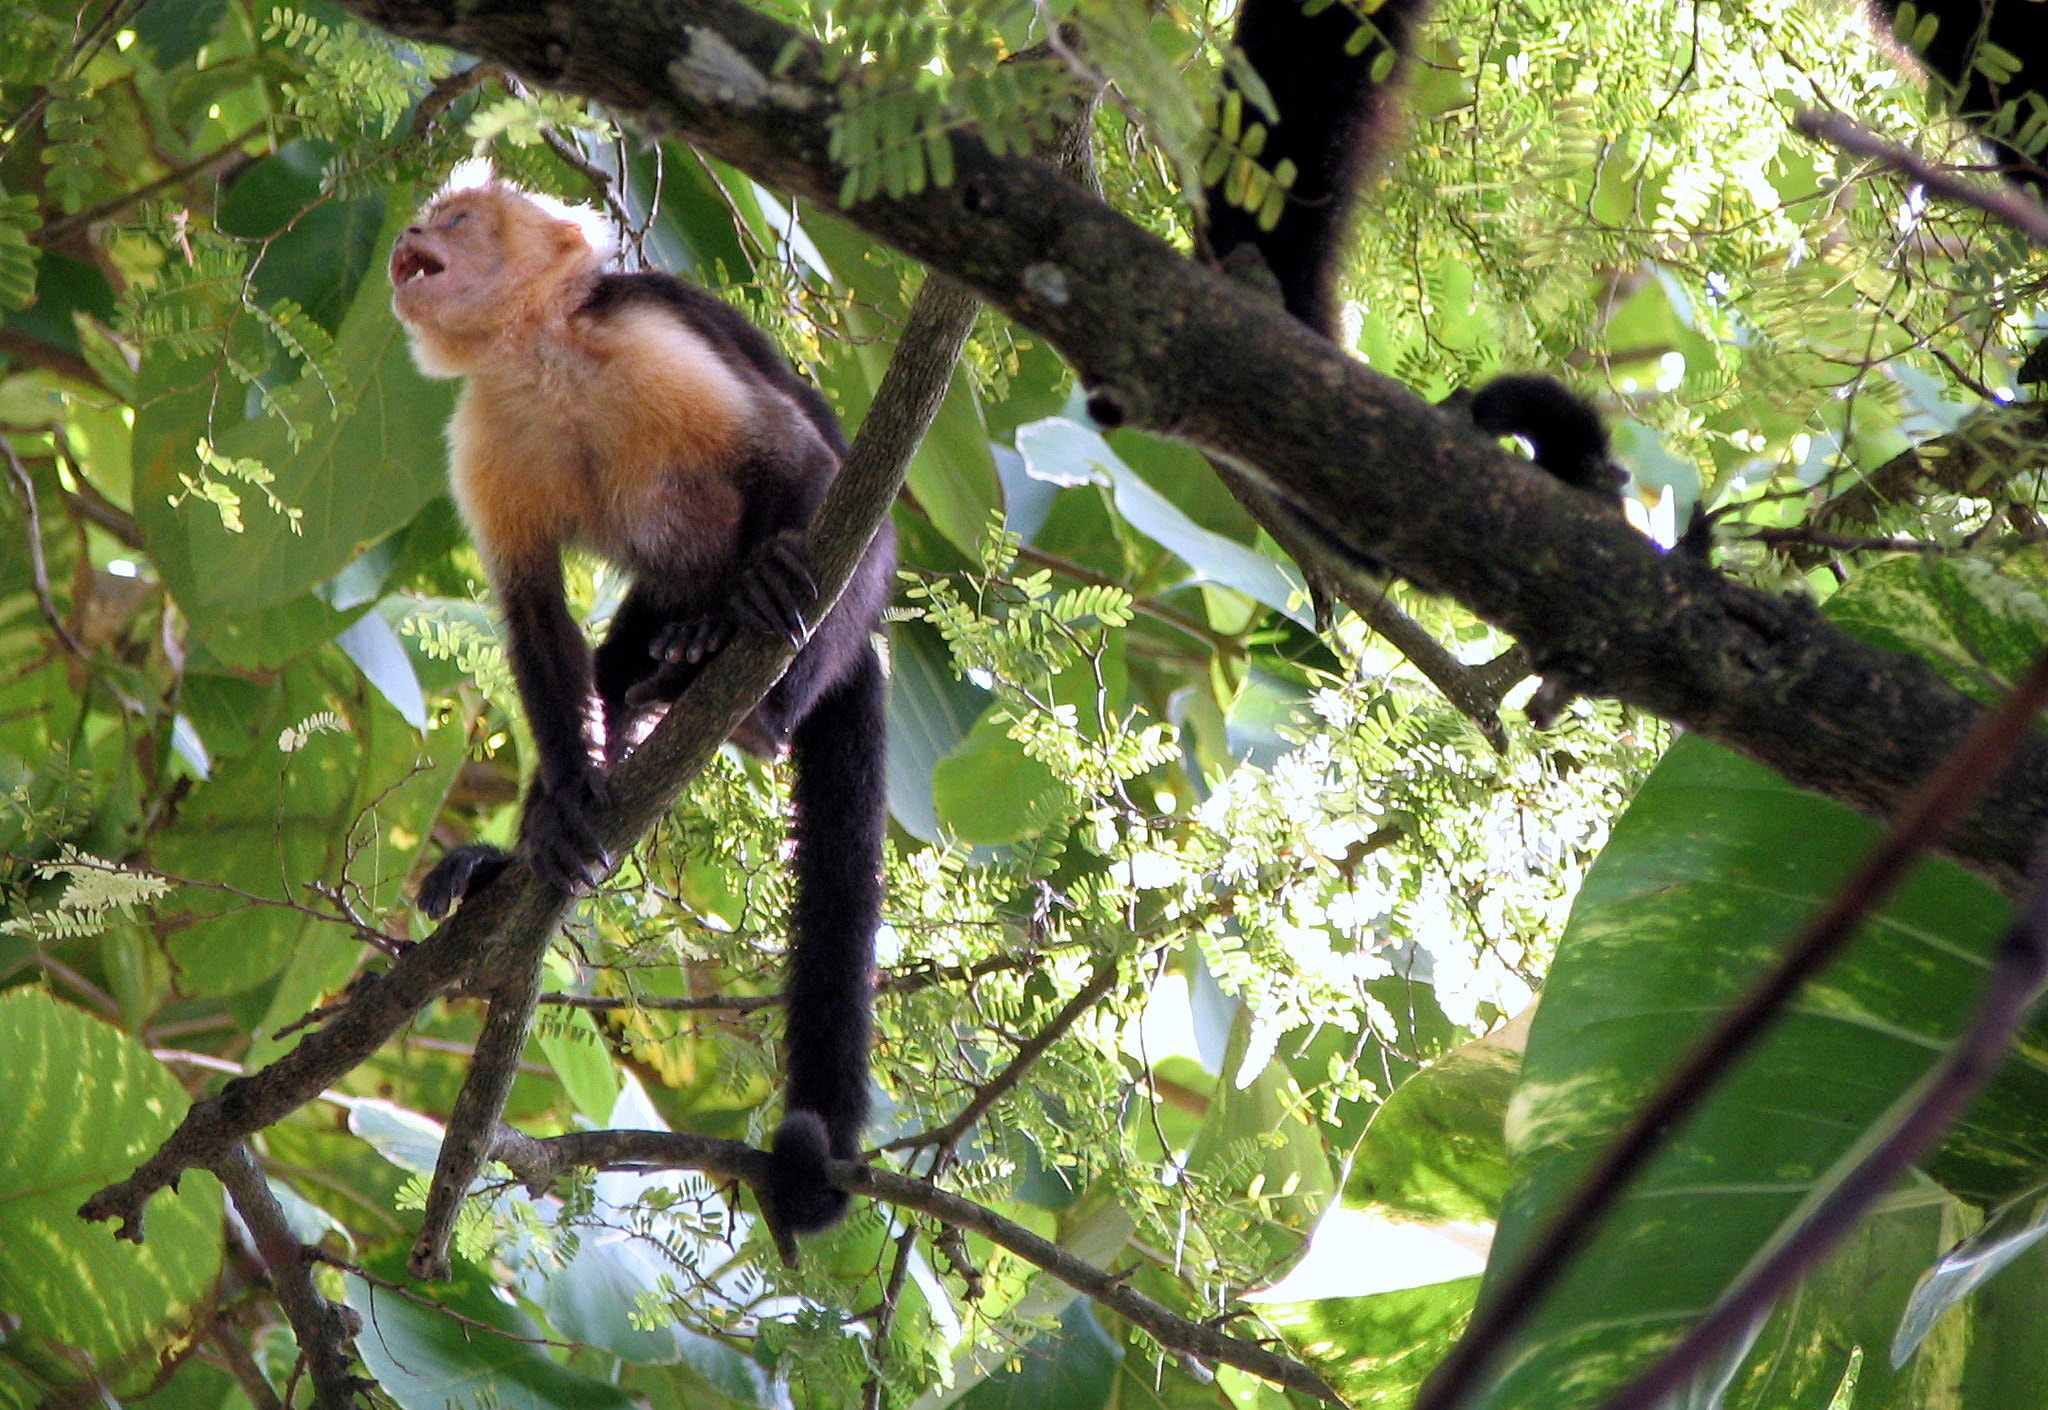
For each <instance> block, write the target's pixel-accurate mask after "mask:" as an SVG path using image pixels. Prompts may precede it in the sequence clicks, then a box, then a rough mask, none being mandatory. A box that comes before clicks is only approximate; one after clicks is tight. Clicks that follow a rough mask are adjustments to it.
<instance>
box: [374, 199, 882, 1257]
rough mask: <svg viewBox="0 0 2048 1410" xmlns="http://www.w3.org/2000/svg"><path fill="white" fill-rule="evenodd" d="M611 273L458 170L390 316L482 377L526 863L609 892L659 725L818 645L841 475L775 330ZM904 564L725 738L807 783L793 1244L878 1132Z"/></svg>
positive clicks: (481, 452) (457, 435)
mask: <svg viewBox="0 0 2048 1410" xmlns="http://www.w3.org/2000/svg"><path fill="white" fill-rule="evenodd" d="M610 255H611V247H610V242H609V240H608V239H607V238H606V235H605V232H604V227H603V224H602V222H601V221H600V220H599V219H598V217H597V215H596V213H595V212H592V211H590V210H588V209H585V208H581V207H574V206H568V205H564V204H562V203H561V202H558V201H554V200H551V199H549V198H547V197H544V196H538V195H534V194H531V193H528V192H526V191H522V190H520V189H519V188H518V187H516V186H513V185H510V184H508V183H506V182H503V181H500V180H497V179H495V178H494V177H493V176H492V175H491V172H490V169H489V168H488V167H487V166H485V165H483V164H482V163H472V164H465V167H464V168H459V169H458V171H457V175H456V177H455V178H454V179H453V180H451V182H450V183H449V185H448V186H446V187H445V188H443V189H442V191H441V192H440V193H439V194H438V195H436V196H435V197H434V198H433V199H432V200H431V201H430V202H428V204H427V206H426V209H425V210H423V211H422V212H421V213H420V216H419V219H418V220H417V221H416V222H415V223H414V224H413V225H411V226H409V227H407V229H406V231H405V233H404V234H403V235H401V236H400V237H399V239H398V243H397V244H396V246H394V247H393V249H392V251H391V283H392V287H393V293H392V298H391V304H392V308H393V310H394V311H395V312H396V313H397V315H398V317H399V319H400V320H401V321H402V322H403V323H404V325H405V329H406V332H407V334H408V335H409V336H410V338H411V341H412V351H413V356H414V358H415V360H416V361H417V362H418V363H419V365H420V368H421V369H422V370H423V371H425V372H426V373H427V374H428V375H429V376H435V377H459V378H461V379H462V382H463V386H462V393H461V396H460V398H459V399H458V400H457V402H456V406H455V413H454V416H453V418H452V419H451V420H450V421H449V423H448V447H449V473H450V477H451V479H452V481H453V486H454V492H455V499H456V502H457V503H458V504H459V505H460V506H461V510H462V516H463V518H464V520H465V521H467V523H468V525H469V530H470V534H471V536H472V537H473V538H474V540H475V541H476V546H477V549H478V551H479V552H480V553H481V554H482V556H483V561H484V566H485V570H486V572H487V573H488V574H489V576H490V581H491V587H492V589H493V591H494V592H496V594H497V597H498V603H499V608H500V610H501V611H502V612H503V613H504V620H505V631H506V638H507V651H508V654H509V656H510V658H511V662H512V673H513V676H514V678H515V679H516V680H517V682H518V685H519V698H520V700H521V702H522V703H523V704H524V705H525V707H526V716H527V720H528V722H529V723H530V724H531V726H532V729H533V738H534V744H535V747H536V751H537V753H538V756H539V758H538V763H537V766H536V768H535V769H534V776H533V783H532V786H531V788H530V789H529V790H528V793H527V797H526V807H525V812H524V815H523V816H522V818H521V820H520V829H519V853H520V855H521V856H522V857H523V858H524V859H525V860H526V862H527V864H528V865H529V866H531V867H532V868H533V870H534V872H535V873H536V874H537V875H539V876H540V877H541V878H542V879H544V880H546V881H548V882H550V883H552V884H554V885H557V886H561V887H565V888H567V889H569V890H571V891H579V890H584V889H588V888H589V887H592V886H595V885H596V884H597V883H598V882H599V881H601V880H603V878H604V876H605V875H606V874H607V873H608V872H609V871H610V870H611V867H612V859H611V858H610V857H609V856H607V855H606V854H605V851H604V848H603V846H602V844H601V843H600V842H599V840H598V835H597V831H596V827H595V813H596V810H597V809H598V808H599V807H600V806H601V805H602V804H603V802H604V799H605V792H606V790H605V777H606V773H607V771H608V769H609V768H610V766H611V765H613V764H616V763H617V762H618V760H619V758H620V757H621V755H623V754H624V753H625V752H626V750H627V748H628V746H629V745H630V744H631V742H632V741H633V738H634V734H635V730H636V728H637V727H638V726H639V725H640V724H641V723H643V722H644V719H645V717H646V716H647V715H648V713H649V712H650V711H651V710H653V709H654V708H656V707H658V706H661V705H664V704H667V703H669V702H672V701H673V700H674V699H675V698H676V697H677V695H679V694H680V693H681V691H682V690H683V688H684V687H685V686H686V685H688V684H689V682H690V680H691V679H692V678H693V677H694V676H695V675H696V674H697V672H698V670H699V669H700V668H701V666H702V664H703V663H704V661H705V660H706V659H707V658H708V657H709V656H710V655H711V654H712V653H713V652H715V651H717V650H718V648H719V647H720V646H721V645H723V644H724V643H725V641H726V640H727V639H728V638H730V637H731V636H732V634H733V633H734V632H735V631H739V630H756V631H766V632H773V633H775V634H776V635H778V636H786V637H789V638H792V639H797V640H801V639H802V634H803V629H804V618H803V613H804V609H805V607H807V606H809V605H810V604H811V603H812V602H813V600H814V599H815V597H816V587H815V585H814V584H813V583H812V581H811V577H810V574H809V572H808V571H807V569H806V566H805V562H804V555H803V551H802V543H803V534H804V530H805V528H806V527H807V526H808V525H809V523H810V521H811V516H812V515H813V514H814V513H815V512H816V511H817V508H818V505H819V502H820V501H821V500H822V499H823V498H824V495H825V490H826V487H827V486H828V485H830V484H831V482H832V478H833V476H834V475H836V474H837V473H838V471H839V464H840V461H841V459H842V458H843V457H844V455H845V453H846V440H845V437H844V435H843V434H842V433H841V431H840V429H839V423H838V421H837V420H836V419H835V418H834V417H833V415H832V410H831V408H830V407H829V406H828V405H827V404H826V402H825V399H824V397H823V396H821V395H820V394H819V393H818V391H817V390H816V389H815V388H813V387H811V386H810V385H809V384H808V383H806V382H804V381H803V380H802V379H800V378H799V377H798V376H797V375H796V374H795V373H794V372H792V371H791V370H790V368H789V365H788V364H787V363H786V362H784V361H783V359H782V358H781V356H780V355H779V354H778V353H777V352H776V351H775V349H774V347H773V346H772V345H770V343H769V341H768V339H767V338H766V337H765V336H764V335H763V334H762V333H761V331H760V330H759V329H758V328H756V327H754V325H753V324H751V323H749V322H748V321H747V320H746V319H745V318H744V317H742V316H741V315H740V314H739V313H738V312H737V311H736V310H734V309H733V308H732V307H731V306H729V305H728V304H726V303H724V302H723V301H721V300H719V299H717V298H714V297H713V296H712V295H710V294H708V293H706V292H704V291H703V290H701V289H698V288H695V287H692V286H691V285H688V284H684V283H682V282H680V281H679V280H676V279H672V278H670V277H668V276H667V275H664V274H657V273H639V274H619V273H606V272H605V269H604V265H605V262H606V260H607V259H608V258H609V257H610ZM570 547H577V548H582V549H586V550H588V551H590V552H592V553H595V554H597V555H599V556H600V557H602V558H604V559H606V560H607V561H609V562H611V563H613V564H616V565H617V566H618V567H620V568H622V569H624V570H625V571H626V572H627V573H628V574H630V575H631V578H632V587H631V589H630V590H629V591H628V592H627V594H626V596H625V599H624V600H623V601H622V602H621V603H620V604H619V608H618V610H617V612H616V613H614V614H613V616H612V620H611V626H610V628H609V629H608V630H607V632H606V634H605V638H604V644H603V645H602V646H600V647H598V649H597V652H596V656H595V658H594V659H593V657H592V655H591V653H590V652H589V651H588V650H587V649H586V648H585V646H584V641H583V635H582V632H581V630H580V629H579V628H578V626H577V624H576V622H575V620H574V619H573V618H572V617H571V616H570V615H569V611H568V607H567V605H566V603H565V600H564V597H563V591H562V567H561V556H562V552H563V550H564V549H566V548H570ZM894 563H895V544H894V534H893V532H892V530H891V529H890V527H889V525H888V523H887V522H886V521H885V522H884V523H883V525H882V528H881V529H880V531H879V532H878V533H877V534H876V536H875V541H874V543H873V544H872V545H871V546H870V547H869V549H868V551H867V555H866V557H864V558H863V559H862V560H861V563H860V566H859V567H858V568H857V569H856V570H855V571H854V575H853V578H852V580H851V581H850V582H849V583H848V584H847V587H846V591H845V593H844V594H843V595H842V596H841V597H840V599H839V601H838V603H837V605H836V606H834V607H833V609H832V611H831V613H830V614H829V615H828V616H826V617H825V619H824V620H823V621H821V622H820V623H819V624H818V626H817V629H816V631H815V632H813V633H812V635H811V637H810V639H809V640H808V641H807V642H805V644H804V646H803V649H802V650H801V651H800V652H799V653H798V655H797V657H796V659H795V661H794V662H793V663H791V665H790V668H789V670H788V672H787V673H786V674H785V675H784V676H783V677H782V679H781V680H780V681H779V682H778V683H777V684H776V686H775V687H774V689H773V690H771V691H770V692H769V693H768V695H767V697H766V698H765V699H764V700H763V701H762V702H761V704H760V706H759V707H758V708H757V709H756V710H755V711H754V712H753V714H752V715H751V716H749V717H748V719H747V720H746V722H745V723H744V724H742V725H741V726H740V727H739V729H738V730H736V731H735V732H734V735H733V739H734V742H735V743H738V744H740V745H741V746H742V747H744V748H747V749H749V750H751V751H753V752H756V753H760V754H764V755H773V754H777V753H780V752H781V751H782V750H784V749H785V748H787V749H788V750H789V752H790V753H791V754H792V755H794V759H795V765H796V781H795V786H794V789H793V793H794V801H795V824H794V836H795V841H796V848H795V861H794V872H795V883H796V885H795V890H796V900H795V905H794V908H793V914H792V916H791V926H790V929H791V934H792V940H791V943H790V953H789V970H788V989H787V993H786V1007H787V1014H788V1020H787V1024H788V1026H787V1036H786V1040H785V1041H786V1045H787V1070H788V1091H787V1099H786V1104H785V1115H784V1117H783V1120H782V1124H781V1126H780V1128H779V1129H778V1130H777V1131H776V1133H775V1139H774V1142H773V1147H772V1154H773V1163H772V1167H771V1170H772V1173H771V1178H770V1180H769V1183H768V1187H767V1193H766V1198H767V1202H768V1204H769V1205H770V1206H771V1214H772V1215H773V1216H774V1217H775V1218H776V1220H777V1221H778V1222H779V1223H780V1224H781V1225H782V1226H783V1227H785V1228H787V1229H789V1230H791V1231H792V1232H797V1233H803V1232H809V1231H812V1230H817V1229H823V1228H825V1227H827V1226H829V1225H831V1224H832V1223H834V1222H836V1221H837V1220H838V1219H839V1218H840V1216H841V1215H843V1214H844V1213H845V1211H846V1207H847V1204H848V1202H849V1197H848V1195H847V1194H846V1193H845V1192H844V1191H842V1190H839V1189H836V1188H834V1187H833V1186H832V1184H831V1183H830V1182H829V1181H828V1180H827V1178H826V1174H825V1160H826V1158H827V1157H828V1156H836V1157H839V1158H840V1159H844V1160H852V1159H856V1158H858V1156H859V1154H860V1146H861V1131H862V1127H863V1126H864V1124H865V1123H866V1119H867V1109H868V1046H869V1033H870V1004H871V992H870V991H871V986H872V979H873V969H874V936H875V930H876V927H877V925H878V924H879V923H880V914H881V903H882V883H881V876H880V873H881V851H882V831H883V816H884V804H885V798H884V791H883V773H882V749H883V737H884V732H885V721H884V715H883V699H884V696H883V679H882V670H881V664H880V661H879V660H878V658H877V656H876V653H875V648H874V644H873V641H872V633H873V632H874V631H875V630H876V628H877V627H878V625H879V623H880V620H881V612H882V607H883V605H884V602H885V600H886V597H887V594H888V589H889V583H890V579H891V575H892V573H893V569H894ZM593 695H594V696H595V697H596V700H597V702H598V704H599V706H600V715H601V719H602V726H603V736H602V739H601V741H598V740H593V739H592V738H591V737H590V734H589V730H588V724H589V720H590V710H589V705H590V701H591V699H592V696H593ZM509 860H510V859H509V857H508V856H507V855H506V854H505V853H504V852H501V851H499V850H498V849H497V848H494V847H487V846H480V845H473V846H466V847H458V848H456V849H454V850H453V851H451V852H449V853H448V855H447V856H445V857H443V858H442V859H441V861H440V862H439V864H437V865H436V866H435V867H434V869H433V870H432V871H431V872H429V873H428V875H427V877H426V879H425V881H423V882H422V883H421V885H420V890H419V905H420V909H421V910H423V911H425V912H426V913H427V914H428V915H429V916H432V917H435V918H439V917H440V916H442V915H444V914H446V913H447V911H448V910H449V908H450V907H451V906H454V905H456V904H457V903H459V902H461V901H462V900H463V899H465V898H466V897H468V896H471V895H473V894H475V893H476V892H477V891H478V890H480V889H481V888H482V887H483V886H484V885H486V884H487V883H488V882H489V881H490V880H491V879H492V878H494V877H496V876H497V875H498V874H499V873H500V872H501V871H503V870H504V868H505V866H506V865H507V863H508V862H509Z"/></svg>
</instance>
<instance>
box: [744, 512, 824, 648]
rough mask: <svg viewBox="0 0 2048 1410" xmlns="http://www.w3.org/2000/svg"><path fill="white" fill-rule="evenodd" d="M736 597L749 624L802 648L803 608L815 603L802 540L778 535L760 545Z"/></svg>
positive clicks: (813, 583) (814, 583)
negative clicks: (786, 639) (784, 638)
mask: <svg viewBox="0 0 2048 1410" xmlns="http://www.w3.org/2000/svg"><path fill="white" fill-rule="evenodd" d="M735 597H736V605H737V606H738V609H739V612H740V614H741V615H742V616H743V617H745V618H746V620H747V621H748V623H750V624H751V625H753V626H755V627H758V628H759V629H760V630H762V631H764V632H771V633H773V634H774V635H776V636H780V637H786V638H788V639H789V641H790V642H792V643H794V644H796V645H799V646H800V645H802V644H803V639H804V609H805V608H807V607H809V606H810V605H811V604H812V603H814V602H816V601H817V600H818V584H817V581H816V580H815V579H814V578H812V577H811V567H810V563H809V562H808V561H807V560H806V559H805V557H804V551H803V541H802V540H801V539H800V538H798V537H797V536H796V535H795V534H792V533H781V534H777V535H776V536H775V537H774V538H772V539H770V540H768V542H767V543H765V544H763V545H761V548H760V550H759V551H758V552H757V553H755V555H754V557H753V558H752V559H751V560H750V561H749V562H748V563H747V566H746V570H745V571H744V572H743V573H742V574H741V576H740V581H739V583H738V585H737V592H736V594H735Z"/></svg>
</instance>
